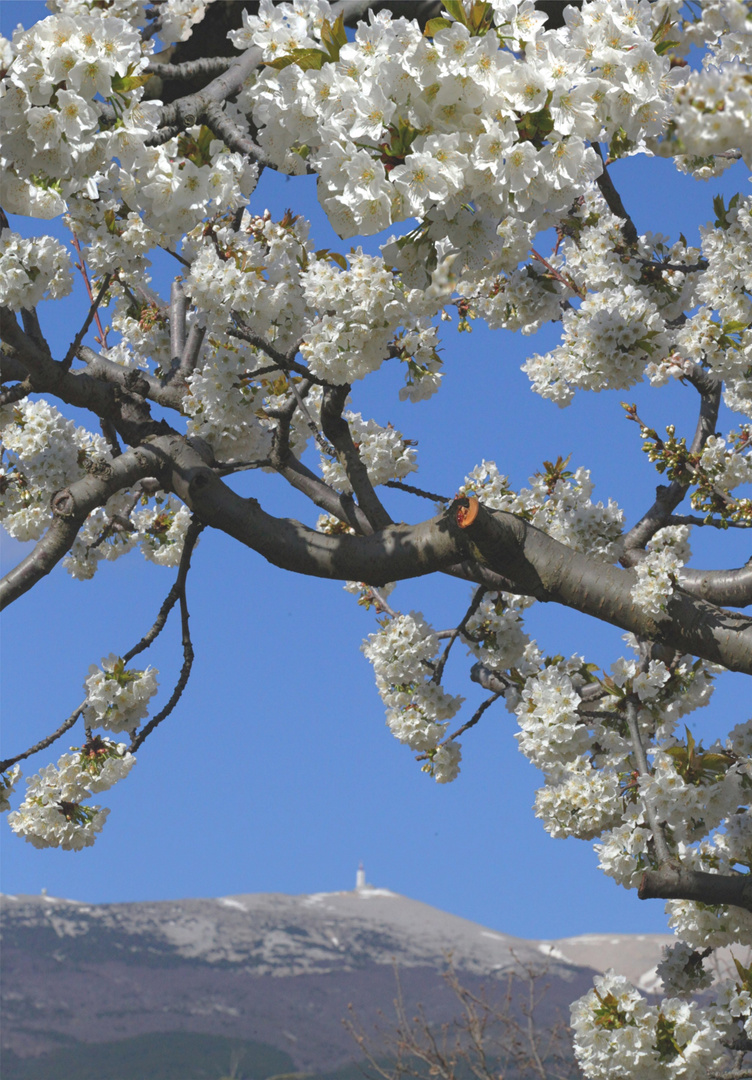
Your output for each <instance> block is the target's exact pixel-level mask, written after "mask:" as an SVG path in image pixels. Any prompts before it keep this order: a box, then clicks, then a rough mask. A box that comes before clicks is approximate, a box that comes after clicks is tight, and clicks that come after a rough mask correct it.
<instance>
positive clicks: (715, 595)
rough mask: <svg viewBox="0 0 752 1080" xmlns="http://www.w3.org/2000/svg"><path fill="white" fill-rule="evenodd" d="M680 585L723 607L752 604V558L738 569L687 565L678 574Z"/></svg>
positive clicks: (692, 594) (687, 591) (685, 589)
mask: <svg viewBox="0 0 752 1080" xmlns="http://www.w3.org/2000/svg"><path fill="white" fill-rule="evenodd" d="M678 580H679V587H680V588H681V589H683V590H684V592H686V593H689V594H690V596H698V597H700V598H701V599H703V600H707V601H708V602H709V603H711V604H719V605H720V606H721V607H747V605H749V604H752V559H750V561H749V562H747V563H746V564H745V565H744V566H741V567H739V569H738V570H693V569H691V568H689V567H685V568H684V569H683V570H681V571H680V572H679V575H678Z"/></svg>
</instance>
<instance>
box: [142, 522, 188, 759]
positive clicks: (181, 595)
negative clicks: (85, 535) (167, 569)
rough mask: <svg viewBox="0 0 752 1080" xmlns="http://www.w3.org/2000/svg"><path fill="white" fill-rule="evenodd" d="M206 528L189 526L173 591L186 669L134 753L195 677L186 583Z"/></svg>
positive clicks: (165, 717) (181, 670) (143, 730)
mask: <svg viewBox="0 0 752 1080" xmlns="http://www.w3.org/2000/svg"><path fill="white" fill-rule="evenodd" d="M203 528H204V525H203V524H202V523H201V522H200V521H198V520H197V519H196V518H193V520H192V521H191V523H190V525H189V526H188V529H187V531H186V534H185V540H184V542H183V553H182V555H181V556H180V569H179V570H178V576H177V580H176V581H175V585H174V586H173V588H177V591H178V600H179V602H180V625H181V628H182V643H183V666H182V667H181V669H180V675H179V676H178V681H177V683H176V684H175V689H174V690H173V692H172V694H171V695H170V700H169V701H168V702H167V704H166V705H165V707H164V708H163V709H161V710H160V712H158V713H157V714H156V716H154V717H152V719H151V720H150V721H149V723H148V724H146V726H145V727H144V728H143V729H142V731H140V732H139V733H138V734H137V735H136V734H134V736H133V739H132V740H131V751H135V750H137V749H138V748H139V746H141V745H142V743H143V742H144V740H145V739H147V738H148V737H149V735H151V733H152V731H154V729H155V728H156V727H158V726H159V725H160V724H161V723H162V721H163V720H166V719H167V717H168V716H169V715H170V713H171V712H172V711H173V709H174V708H175V706H176V705H177V703H178V702H179V701H180V698H181V697H182V695H183V691H184V690H185V688H186V686H187V684H188V679H189V678H190V675H191V668H192V667H193V659H194V652H193V643H192V641H191V634H190V628H189V625H188V620H189V614H188V603H187V601H186V595H185V584H186V579H187V577H188V571H189V570H190V567H191V556H192V554H193V549H194V548H195V546H196V541H197V540H198V538H199V535H200V533H201V532H202V530H203ZM170 593H172V590H170ZM168 599H169V597H168ZM165 603H167V601H165ZM173 603H174V601H173ZM162 606H163V608H164V606H165V605H164V604H163V605H162ZM171 606H172V605H171ZM161 614H162V611H161V610H160V613H159V615H158V616H157V621H159V618H160V616H161ZM168 614H169V611H168ZM166 618H167V615H165V619H166ZM156 625H157V624H156V623H155V626H156ZM153 629H154V627H152V630H153ZM160 629H161V628H160ZM150 633H151V631H150ZM157 633H159V630H157ZM155 636H156V635H155ZM142 640H143V639H142ZM140 644H141V643H140V642H139V646H140Z"/></svg>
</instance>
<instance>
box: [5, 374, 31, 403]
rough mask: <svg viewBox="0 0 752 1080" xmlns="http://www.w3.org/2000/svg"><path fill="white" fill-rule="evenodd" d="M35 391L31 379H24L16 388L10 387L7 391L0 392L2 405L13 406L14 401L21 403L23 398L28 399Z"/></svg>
mask: <svg viewBox="0 0 752 1080" xmlns="http://www.w3.org/2000/svg"><path fill="white" fill-rule="evenodd" d="M32 390H33V387H32V385H31V380H30V379H24V380H23V381H22V382H20V383H16V385H15V386H9V387H8V388H7V389H6V390H3V391H2V392H0V405H12V404H13V402H14V401H20V400H21V398H24V397H26V395H27V394H30V393H31V392H32Z"/></svg>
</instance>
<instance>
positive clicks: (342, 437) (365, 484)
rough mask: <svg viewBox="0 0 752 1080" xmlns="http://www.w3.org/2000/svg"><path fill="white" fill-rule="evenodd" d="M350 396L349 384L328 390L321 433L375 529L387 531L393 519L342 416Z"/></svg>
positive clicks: (325, 396) (322, 402) (323, 403)
mask: <svg viewBox="0 0 752 1080" xmlns="http://www.w3.org/2000/svg"><path fill="white" fill-rule="evenodd" d="M349 393H350V386H349V385H348V384H347V383H345V384H344V385H342V386H336V387H327V389H325V390H324V394H323V397H322V399H321V430H322V431H323V432H324V435H325V436H326V437H327V439H328V440H329V442H330V443H331V444H332V446H333V447H334V449H335V450H336V451H337V457H338V458H339V461H340V463H341V465H342V467H343V468H344V470H345V474H346V476H347V479H348V480H349V482H350V487H351V488H352V490H353V491H354V492H355V495H356V497H357V499H358V505H359V506H360V508H361V510H362V511H363V513H364V514H365V515H366V517H367V518H368V521H369V523H370V525H371V528H372V529H374V530H378V529H383V528H384V527H385V526H387V525H391V524H392V519H391V518H390V516H389V514H388V513H387V511H386V510H385V509H384V507H383V506H382V504H381V500H380V499H379V497H378V495H377V494H376V492H375V490H374V487H373V484H372V483H371V478H370V476H369V475H368V470H367V469H366V467H365V465H364V464H363V459H362V458H361V456H360V453H359V452H358V448H357V446H356V445H355V443H354V442H353V437H352V433H351V432H350V425H349V424H348V422H347V420H345V418H344V416H343V415H342V410H343V409H344V407H345V401H346V400H347V395H348V394H349Z"/></svg>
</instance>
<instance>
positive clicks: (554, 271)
mask: <svg viewBox="0 0 752 1080" xmlns="http://www.w3.org/2000/svg"><path fill="white" fill-rule="evenodd" d="M530 254H531V255H532V256H533V258H534V259H537V260H538V262H540V263H543V265H544V266H545V268H546V270H548V272H549V274H550V275H551V276H552V277H554V278H556V280H557V281H560V282H561V283H562V285H566V287H567V288H568V289H571V290H572V292H573V293H574V294H575V296H579V297H580V298H582V297H583V296H584V295H585V292H584V290H583V289H581V288H580V286H579V285H575V283H574V281H573V280H572V279H571V277H566V276H565V275H564V274H562V273H561V272H560V271H559V270H557V269H556V267H555V266H552V265H551V263H550V262H549V261H548V259H544V258H543V256H542V255H541V254H540V253H539V252H537V251H536V250H535V248H530Z"/></svg>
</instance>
